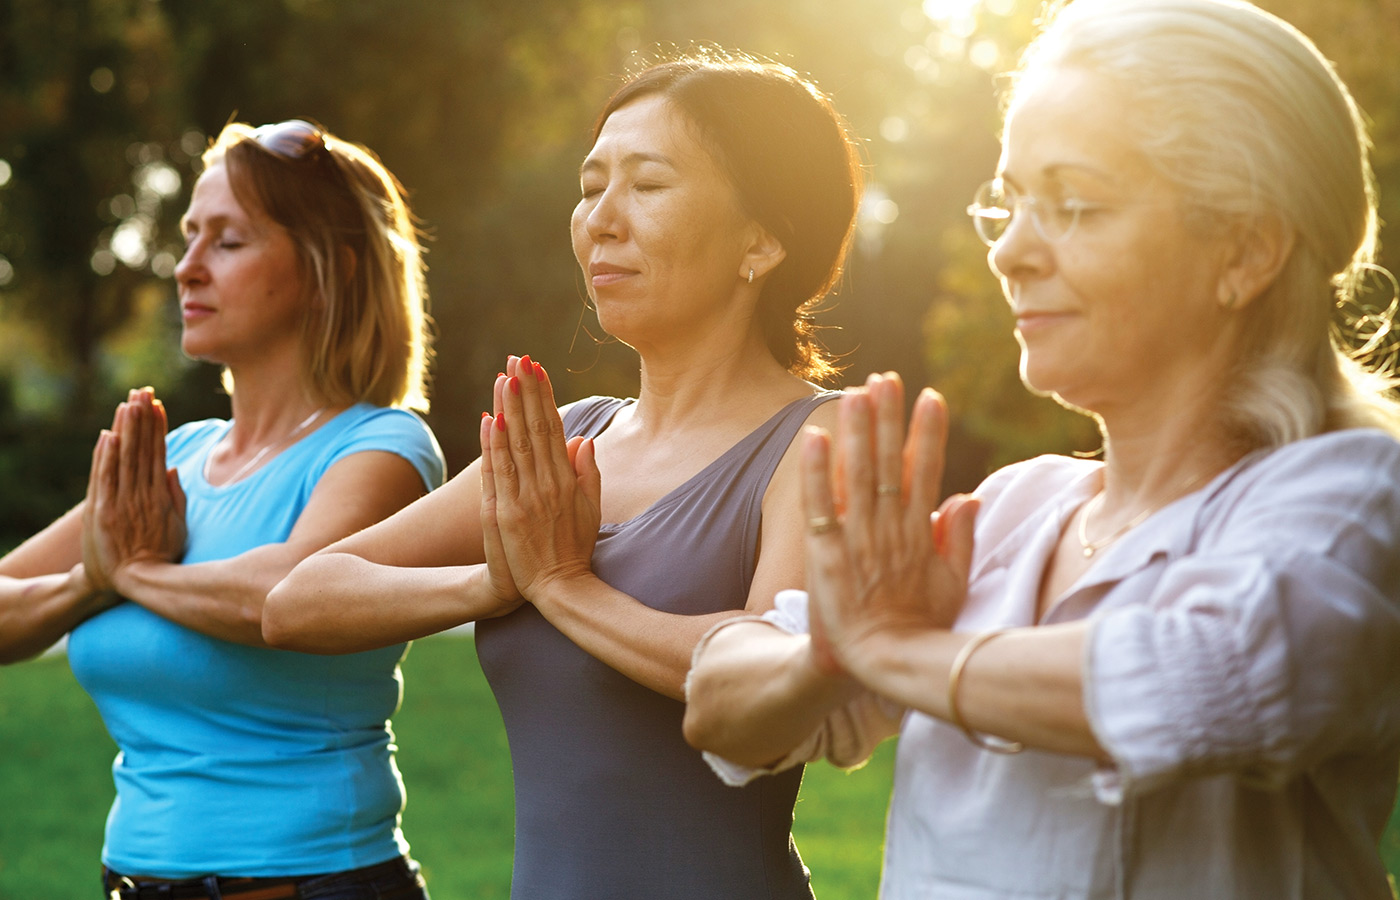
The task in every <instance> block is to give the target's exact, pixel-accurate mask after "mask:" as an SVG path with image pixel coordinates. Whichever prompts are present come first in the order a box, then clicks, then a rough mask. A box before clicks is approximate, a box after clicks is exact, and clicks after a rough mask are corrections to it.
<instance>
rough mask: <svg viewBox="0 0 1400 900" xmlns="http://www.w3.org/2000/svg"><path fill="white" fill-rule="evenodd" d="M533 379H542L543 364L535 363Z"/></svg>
mask: <svg viewBox="0 0 1400 900" xmlns="http://www.w3.org/2000/svg"><path fill="white" fill-rule="evenodd" d="M535 380H536V381H544V366H542V365H540V364H539V363H535Z"/></svg>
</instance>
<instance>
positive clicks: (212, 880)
mask: <svg viewBox="0 0 1400 900" xmlns="http://www.w3.org/2000/svg"><path fill="white" fill-rule="evenodd" d="M404 870H405V864H404V861H403V859H402V858H401V857H396V858H394V859H391V860H388V861H387V862H382V863H378V864H376V865H373V866H365V867H364V868H362V869H352V870H351V871H349V872H336V873H333V874H330V875H303V876H296V877H291V878H220V877H219V876H217V875H207V876H205V877H203V878H186V879H184V880H181V881H167V880H165V879H161V878H142V877H140V876H136V877H131V876H127V875H122V874H120V873H117V872H113V871H112V870H110V869H107V868H105V867H104V868H103V870H102V883H103V886H104V889H105V890H106V892H107V898H108V900H221V898H237V900H292V898H295V897H299V896H301V892H300V889H299V888H300V885H302V884H305V883H307V882H309V881H317V880H320V879H323V878H327V879H329V878H346V877H356V876H358V877H363V878H369V879H372V878H376V877H378V876H380V875H388V874H393V873H395V872H401V871H404Z"/></svg>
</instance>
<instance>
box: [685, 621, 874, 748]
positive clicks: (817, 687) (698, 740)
mask: <svg viewBox="0 0 1400 900" xmlns="http://www.w3.org/2000/svg"><path fill="white" fill-rule="evenodd" d="M859 692H860V688H859V686H858V685H857V684H856V683H855V682H854V681H852V680H851V679H849V678H844V677H839V676H831V675H827V674H825V673H823V672H822V671H821V670H819V669H818V668H817V667H816V665H815V664H814V663H813V658H812V653H811V638H810V637H808V636H807V635H792V634H787V633H786V632H784V631H781V630H779V629H777V628H775V627H773V626H771V625H768V624H767V623H762V622H752V623H748V622H745V623H740V624H735V625H731V626H728V627H726V628H723V629H721V630H719V631H718V632H716V633H715V634H714V635H713V636H712V637H711V638H710V640H709V641H708V642H707V643H706V645H705V647H704V649H703V650H701V652H700V655H699V658H698V659H696V660H695V666H694V668H692V669H691V671H690V679H689V683H688V685H687V703H686V711H685V738H686V740H687V741H688V742H689V743H690V744H691V745H692V746H694V747H696V748H697V749H700V750H708V751H710V752H711V753H715V754H717V755H719V756H722V757H724V758H725V759H727V760H729V761H731V762H735V763H738V764H740V765H744V766H749V767H753V768H764V767H768V766H769V765H771V764H772V763H773V762H774V761H775V760H779V759H782V758H783V757H785V756H787V755H788V754H790V753H791V752H792V751H793V750H794V749H796V748H797V747H798V746H800V745H801V744H802V743H803V742H804V741H807V740H809V739H810V738H811V737H812V736H813V735H814V734H816V733H817V732H818V731H819V730H820V729H821V728H822V727H823V725H824V724H825V722H826V720H827V718H828V716H829V715H830V714H831V713H832V711H833V710H835V709H837V708H838V707H840V706H842V705H844V704H846V703H848V702H850V701H851V700H852V699H854V697H855V696H856V695H857V694H858V693H859Z"/></svg>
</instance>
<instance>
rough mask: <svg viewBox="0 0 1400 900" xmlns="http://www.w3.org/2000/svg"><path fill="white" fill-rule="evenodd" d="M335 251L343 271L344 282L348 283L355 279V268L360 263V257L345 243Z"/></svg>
mask: <svg viewBox="0 0 1400 900" xmlns="http://www.w3.org/2000/svg"><path fill="white" fill-rule="evenodd" d="M337 252H338V253H339V255H340V267H341V269H342V270H343V271H344V272H345V283H346V284H349V283H350V282H352V281H354V280H355V270H356V268H357V267H358V266H359V265H360V258H359V257H358V256H356V255H355V251H354V250H352V249H350V247H349V245H347V244H341V245H340V247H339V248H338V250H337Z"/></svg>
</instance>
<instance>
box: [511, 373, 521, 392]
mask: <svg viewBox="0 0 1400 900" xmlns="http://www.w3.org/2000/svg"><path fill="white" fill-rule="evenodd" d="M510 392H511V393H512V394H518V393H520V378H519V377H518V376H514V375H512V376H511V379H510Z"/></svg>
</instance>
